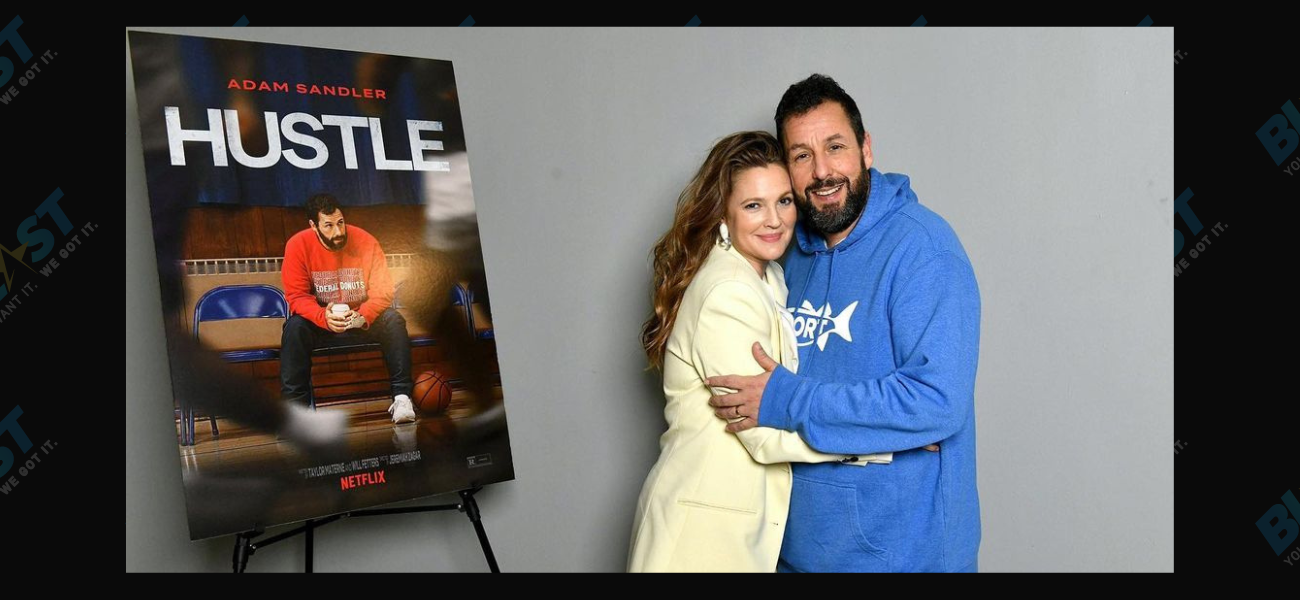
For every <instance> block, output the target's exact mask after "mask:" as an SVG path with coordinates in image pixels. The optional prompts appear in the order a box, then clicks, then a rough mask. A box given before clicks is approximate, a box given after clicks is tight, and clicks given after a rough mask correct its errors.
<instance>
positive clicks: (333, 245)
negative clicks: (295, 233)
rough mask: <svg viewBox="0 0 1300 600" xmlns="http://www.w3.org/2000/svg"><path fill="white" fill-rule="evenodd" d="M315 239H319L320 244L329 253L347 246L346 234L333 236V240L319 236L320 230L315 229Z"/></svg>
mask: <svg viewBox="0 0 1300 600" xmlns="http://www.w3.org/2000/svg"><path fill="white" fill-rule="evenodd" d="M316 238H317V239H319V240H320V243H321V244H323V245H324V246H325V248H327V249H329V250H330V251H338V250H342V249H343V247H344V246H346V245H348V234H346V233H340V234H339V235H336V236H334V238H333V239H330V238H327V237H325V236H324V235H321V232H320V229H317V230H316Z"/></svg>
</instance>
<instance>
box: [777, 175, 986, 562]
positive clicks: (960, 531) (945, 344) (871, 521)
mask: <svg viewBox="0 0 1300 600" xmlns="http://www.w3.org/2000/svg"><path fill="white" fill-rule="evenodd" d="M870 186H871V191H870V195H869V196H868V199H867V207H866V210H865V213H864V214H863V215H862V218H861V219H860V220H859V221H858V223H857V225H856V226H854V228H853V231H852V232H850V233H849V236H848V237H847V238H846V239H844V241H842V242H840V243H839V245H837V246H835V247H834V248H831V249H828V248H827V247H826V240H825V238H823V237H822V236H821V235H820V234H817V233H813V232H811V231H809V230H808V229H807V228H806V227H805V224H804V223H803V222H802V221H801V222H799V223H798V224H797V225H796V228H795V236H796V238H797V239H798V241H799V246H798V248H797V249H795V250H793V251H792V252H791V253H790V255H789V257H788V258H787V260H786V263H785V278H786V284H787V286H788V287H789V288H790V296H789V299H788V300H787V301H786V304H787V306H788V307H789V309H790V311H791V312H792V313H793V314H794V317H795V334H796V337H797V338H798V343H799V373H798V374H797V375H796V374H793V373H791V372H790V371H789V370H787V369H785V368H784V367H777V370H776V371H775V372H774V373H773V374H772V377H771V379H770V380H769V381H768V384H767V388H766V389H765V390H764V393H763V400H762V403H761V405H760V408H759V418H758V424H759V425H762V426H766V427H777V428H781V429H786V430H791V431H797V432H798V433H799V435H800V437H802V438H803V439H804V441H805V442H807V443H808V445H809V446H812V447H813V448H816V449H817V450H820V451H822V452H834V453H844V454H853V453H861V454H867V453H875V452H891V451H892V452H895V454H894V462H893V463H892V464H889V465H870V466H867V467H865V468H863V467H851V468H850V467H848V466H845V465H838V464H835V463H823V464H795V465H793V467H794V491H793V493H792V495H791V497H790V516H789V520H788V521H787V523H788V524H787V526H786V534H785V541H784V543H783V545H782V547H781V562H780V564H779V566H778V568H779V569H781V570H796V571H959V570H968V569H973V568H975V564H976V563H975V561H976V557H977V555H978V552H979V542H980V511H979V495H978V493H977V492H976V489H975V410H974V409H975V397H974V392H975V366H976V362H977V360H978V358H979V335H980V299H979V288H978V286H977V285H976V283H975V272H974V271H973V270H972V268H971V264H970V260H969V259H968V258H967V257H966V251H965V250H964V249H963V248H962V245H961V242H960V241H958V240H957V235H956V234H955V233H954V232H953V230H952V228H951V227H950V226H949V225H948V223H947V222H945V221H944V220H943V218H941V217H940V216H939V215H937V214H935V213H934V212H932V211H930V210H929V209H927V208H925V207H924V206H921V205H920V204H919V203H918V202H917V200H916V194H914V193H913V192H912V189H911V187H910V186H909V185H908V178H907V176H906V175H900V174H897V173H888V174H882V173H880V172H879V171H877V170H875V169H871V183H870ZM935 442H939V443H940V446H941V448H940V450H939V452H929V451H926V450H920V449H918V448H920V447H922V446H925V445H926V444H932V443H935Z"/></svg>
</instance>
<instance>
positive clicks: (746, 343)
mask: <svg viewBox="0 0 1300 600" xmlns="http://www.w3.org/2000/svg"><path fill="white" fill-rule="evenodd" d="M766 276H767V281H766V282H764V281H763V280H762V279H760V278H759V276H758V273H756V272H755V271H754V268H753V266H751V265H750V264H749V262H748V261H747V260H746V259H745V258H744V256H742V255H741V254H740V253H739V252H737V251H736V249H735V248H731V249H727V250H724V249H723V248H722V247H721V246H717V245H715V246H714V247H713V249H712V250H711V251H710V253H709V256H708V257H707V258H706V260H705V263H704V265H703V266H702V267H701V268H700V271H699V272H698V273H697V274H696V275H695V278H694V280H692V281H691V283H690V285H689V286H688V287H687V288H686V294H685V297H684V298H683V299H682V304H681V307H680V308H679V309H678V311H677V321H676V323H675V324H674V325H673V331H672V334H671V335H670V336H669V338H668V345H667V352H666V353H665V355H664V371H663V373H664V395H665V396H666V397H667V400H668V404H667V406H666V407H665V408H664V418H665V419H667V421H668V431H666V432H664V434H663V436H662V437H660V438H659V448H660V452H659V460H658V462H656V463H655V465H654V467H652V468H651V469H650V475H649V476H648V477H647V478H646V481H645V485H644V487H643V488H642V489H641V496H640V499H639V500H638V502H637V508H636V516H635V518H634V520H633V526H632V544H631V551H630V553H629V556H628V570H629V571H633V572H638V571H757V572H771V571H774V570H776V561H777V556H778V555H779V554H780V551H781V540H782V537H783V536H784V535H785V520H786V515H787V513H788V512H789V509H790V489H791V485H792V483H793V481H792V476H791V473H790V465H789V464H788V463H789V462H791V461H793V462H830V461H837V462H844V463H846V464H853V465H859V466H861V465H865V464H866V463H867V462H868V461H881V462H883V461H885V460H888V459H889V458H890V457H889V456H888V455H880V456H878V455H870V456H846V455H842V454H823V453H821V452H817V451H816V450H813V449H812V448H809V447H808V446H807V445H806V444H804V442H803V440H802V439H800V438H799V435H798V434H796V433H794V432H790V431H783V430H779V429H771V428H767V427H755V428H751V429H748V430H745V431H742V432H740V433H739V434H732V433H727V431H726V429H725V427H726V422H725V421H723V420H721V419H719V418H717V417H716V416H715V415H714V414H713V410H714V409H713V408H712V407H711V406H709V396H710V395H711V390H710V389H709V388H708V387H707V386H706V385H705V384H704V379H705V378H706V377H712V376H715V375H729V374H730V375H757V374H759V373H761V372H762V368H761V367H759V366H758V363H757V362H755V361H754V357H753V354H752V352H751V351H750V346H751V345H753V343H754V342H756V341H757V342H760V343H761V344H762V345H763V349H764V350H766V351H767V353H768V355H769V356H772V357H773V358H774V359H776V360H779V361H781V362H782V363H783V364H786V365H787V366H789V365H790V364H791V363H792V362H793V361H791V358H792V357H791V356H789V355H790V354H792V351H793V350H794V349H795V348H796V346H795V344H794V340H790V339H787V338H788V336H789V335H792V332H791V333H786V332H785V330H784V328H783V327H782V326H781V317H780V316H779V314H778V313H777V310H778V309H777V307H778V306H785V300H786V294H787V290H786V287H785V276H784V273H783V272H782V270H781V266H780V265H778V264H776V263H775V262H772V261H769V262H768V266H767V275H766ZM769 292H770V294H769ZM720 391H722V390H720ZM845 468H851V467H845ZM867 468H870V467H867Z"/></svg>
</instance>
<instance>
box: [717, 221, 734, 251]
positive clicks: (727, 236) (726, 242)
mask: <svg viewBox="0 0 1300 600" xmlns="http://www.w3.org/2000/svg"><path fill="white" fill-rule="evenodd" d="M718 233H719V234H720V235H722V249H723V250H730V249H731V232H729V231H727V224H726V223H723V224H721V225H719V226H718Z"/></svg>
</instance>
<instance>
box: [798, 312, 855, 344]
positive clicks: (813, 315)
mask: <svg viewBox="0 0 1300 600" xmlns="http://www.w3.org/2000/svg"><path fill="white" fill-rule="evenodd" d="M857 307H858V302H857V301H856V300H855V301H853V304H850V305H848V306H846V307H844V310H841V311H840V314H838V315H834V316H832V315H833V314H834V311H832V310H831V303H830V302H827V303H826V304H825V305H824V306H822V307H821V308H813V305H812V304H811V303H809V302H808V301H807V300H804V301H803V306H800V307H799V308H798V309H795V310H794V311H793V312H794V335H795V339H797V340H799V345H800V346H807V345H809V344H812V343H813V342H816V343H817V349H818V350H825V349H826V340H828V339H830V337H831V334H832V333H833V334H835V335H838V336H840V337H842V338H844V341H846V342H852V341H853V333H852V332H851V331H849V320H850V319H852V318H853V310H854V309H856V308H857ZM827 324H829V325H830V328H829V329H827V327H826V325H827Z"/></svg>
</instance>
